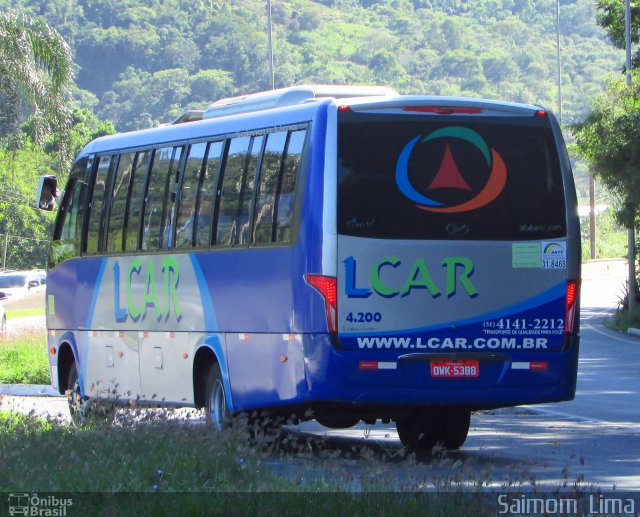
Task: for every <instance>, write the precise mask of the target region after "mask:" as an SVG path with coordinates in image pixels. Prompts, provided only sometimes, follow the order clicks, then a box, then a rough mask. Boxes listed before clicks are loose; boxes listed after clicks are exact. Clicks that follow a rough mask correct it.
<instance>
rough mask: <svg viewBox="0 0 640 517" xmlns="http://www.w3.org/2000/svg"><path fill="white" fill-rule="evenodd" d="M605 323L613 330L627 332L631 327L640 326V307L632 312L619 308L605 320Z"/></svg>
mask: <svg viewBox="0 0 640 517" xmlns="http://www.w3.org/2000/svg"><path fill="white" fill-rule="evenodd" d="M605 325H606V326H607V327H608V328H610V329H611V330H615V331H617V332H625V333H626V332H627V330H628V329H629V328H630V327H631V328H640V307H638V308H636V309H635V310H634V311H632V312H629V311H627V310H622V309H620V310H617V311H616V313H615V314H614V315H613V316H612V317H611V318H609V319H608V320H607V321H606V322H605Z"/></svg>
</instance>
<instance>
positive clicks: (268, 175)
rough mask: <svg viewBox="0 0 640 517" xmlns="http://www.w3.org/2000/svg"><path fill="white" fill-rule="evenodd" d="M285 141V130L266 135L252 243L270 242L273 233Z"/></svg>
mask: <svg viewBox="0 0 640 517" xmlns="http://www.w3.org/2000/svg"><path fill="white" fill-rule="evenodd" d="M286 143H287V132H286V131H280V132H278V133H271V134H269V136H268V137H267V143H266V145H265V149H264V154H263V157H262V166H261V168H260V177H259V179H258V189H257V198H256V209H255V211H254V219H255V221H254V225H253V237H252V242H253V244H268V243H271V236H272V233H273V207H274V205H275V200H276V191H277V188H278V178H279V177H280V173H281V170H282V158H283V156H284V148H285V146H286Z"/></svg>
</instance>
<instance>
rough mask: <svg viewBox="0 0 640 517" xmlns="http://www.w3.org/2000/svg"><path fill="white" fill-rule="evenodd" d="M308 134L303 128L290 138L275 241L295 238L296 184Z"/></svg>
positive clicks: (278, 201) (274, 235)
mask: <svg viewBox="0 0 640 517" xmlns="http://www.w3.org/2000/svg"><path fill="white" fill-rule="evenodd" d="M306 135H307V131H306V130H304V129H303V130H301V131H293V132H292V133H291V136H290V138H289V144H288V145H287V153H286V156H285V160H284V169H283V172H282V178H281V184H280V189H279V191H278V197H277V200H276V209H275V210H276V217H275V223H276V224H275V228H274V234H273V241H274V242H291V241H292V239H293V209H294V202H295V193H296V184H297V181H298V173H299V172H300V162H301V158H302V150H303V147H304V142H305V138H306Z"/></svg>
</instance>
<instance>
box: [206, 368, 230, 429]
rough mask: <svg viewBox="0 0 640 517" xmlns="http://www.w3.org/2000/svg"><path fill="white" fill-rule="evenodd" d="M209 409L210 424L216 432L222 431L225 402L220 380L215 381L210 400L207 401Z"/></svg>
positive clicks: (225, 408)
mask: <svg viewBox="0 0 640 517" xmlns="http://www.w3.org/2000/svg"><path fill="white" fill-rule="evenodd" d="M209 408H210V413H211V422H212V423H213V425H214V426H215V428H216V429H217V430H218V431H222V429H223V427H224V425H225V420H226V413H227V402H226V400H225V396H224V388H223V386H222V383H221V382H220V380H216V381H215V384H214V385H213V389H212V390H211V398H210V400H209Z"/></svg>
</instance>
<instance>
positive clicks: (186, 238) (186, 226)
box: [176, 142, 207, 248]
mask: <svg viewBox="0 0 640 517" xmlns="http://www.w3.org/2000/svg"><path fill="white" fill-rule="evenodd" d="M206 151H207V144H206V142H201V143H198V144H192V145H191V146H190V147H189V154H188V156H187V163H186V165H185V167H184V177H183V179H182V188H181V191H180V205H179V208H178V218H177V221H176V248H191V247H192V246H193V234H194V229H195V225H194V222H195V215H196V203H197V201H198V186H199V185H200V175H201V174H202V165H203V162H204V156H205V153H206Z"/></svg>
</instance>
